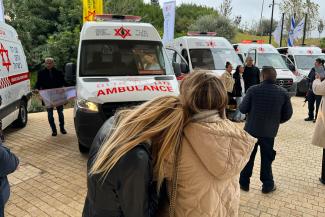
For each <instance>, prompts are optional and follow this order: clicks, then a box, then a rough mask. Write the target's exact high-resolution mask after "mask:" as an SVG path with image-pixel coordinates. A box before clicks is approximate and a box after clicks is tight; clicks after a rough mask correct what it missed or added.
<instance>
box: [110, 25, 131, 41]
mask: <svg viewBox="0 0 325 217" xmlns="http://www.w3.org/2000/svg"><path fill="white" fill-rule="evenodd" d="M114 30H115V36H120V37H122V38H123V39H125V38H126V37H128V36H131V30H130V29H126V28H124V27H123V26H122V27H121V28H119V29H114Z"/></svg>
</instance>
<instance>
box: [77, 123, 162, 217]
mask: <svg viewBox="0 0 325 217" xmlns="http://www.w3.org/2000/svg"><path fill="white" fill-rule="evenodd" d="M112 123H113V119H112V118H111V119H109V120H108V121H106V122H105V123H104V125H103V126H102V128H101V129H100V130H99V132H98V133H97V135H96V137H95V139H94V141H93V144H92V147H91V150H90V153H89V160H88V165H87V166H88V172H89V169H90V167H91V165H92V163H93V162H94V160H95V157H96V154H97V152H98V151H99V149H100V147H101V145H102V144H103V142H104V141H105V138H106V137H107V136H106V135H107V134H109V132H110V130H111V128H112ZM87 185H88V192H87V197H86V201H85V206H84V210H83V217H151V216H154V214H155V212H156V209H157V203H158V202H157V196H156V195H157V194H156V192H155V185H154V184H153V183H152V161H151V155H150V151H149V149H148V145H147V144H145V143H141V144H139V145H138V146H136V147H135V148H133V149H132V150H131V151H129V152H128V153H126V154H125V155H124V156H123V157H122V158H121V159H120V160H119V161H118V162H117V163H116V165H115V166H114V167H113V169H112V170H111V171H110V172H109V173H108V175H107V177H106V178H105V179H104V180H102V179H101V175H93V176H90V175H88V180H87Z"/></svg>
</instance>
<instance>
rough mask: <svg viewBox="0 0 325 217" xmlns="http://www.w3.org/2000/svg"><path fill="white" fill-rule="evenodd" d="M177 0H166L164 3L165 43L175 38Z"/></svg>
mask: <svg viewBox="0 0 325 217" xmlns="http://www.w3.org/2000/svg"><path fill="white" fill-rule="evenodd" d="M175 10H176V0H171V1H166V2H164V4H163V14H164V36H163V43H164V44H167V43H168V42H170V41H173V40H174V31H175Z"/></svg>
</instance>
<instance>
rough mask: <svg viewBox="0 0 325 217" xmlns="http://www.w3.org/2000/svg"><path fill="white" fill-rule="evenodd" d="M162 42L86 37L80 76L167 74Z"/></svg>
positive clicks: (82, 50)
mask: <svg viewBox="0 0 325 217" xmlns="http://www.w3.org/2000/svg"><path fill="white" fill-rule="evenodd" d="M170 70H171V69H169V68H167V69H166V66H165V58H164V52H163V46H162V44H161V42H152V41H131V40H130V41H126V40H89V41H84V42H83V43H82V49H81V56H80V76H137V75H166V74H171V73H172V72H170Z"/></svg>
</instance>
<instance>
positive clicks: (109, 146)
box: [89, 96, 186, 191]
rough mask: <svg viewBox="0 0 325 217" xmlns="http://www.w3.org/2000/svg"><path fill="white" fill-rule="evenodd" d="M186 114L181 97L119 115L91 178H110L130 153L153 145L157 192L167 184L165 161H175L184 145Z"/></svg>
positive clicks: (143, 105) (93, 168)
mask: <svg viewBox="0 0 325 217" xmlns="http://www.w3.org/2000/svg"><path fill="white" fill-rule="evenodd" d="M185 119H186V118H185V115H184V111H183V108H182V105H181V102H180V100H179V98H178V97H175V96H165V97H160V98H156V99H154V100H152V101H149V102H146V103H144V104H142V105H140V106H138V107H136V108H135V109H130V110H124V111H121V112H119V113H118V114H117V119H116V121H115V123H114V128H113V129H112V131H111V132H112V133H111V135H110V136H109V137H108V139H107V141H106V142H105V143H104V144H103V145H102V147H101V148H100V150H99V152H98V154H97V156H96V158H95V161H94V163H93V165H92V167H91V169H90V172H89V173H90V175H95V174H100V175H101V177H102V178H106V176H107V175H108V173H109V172H110V171H111V170H112V168H113V167H114V166H115V164H116V163H117V162H118V161H119V159H120V158H121V157H123V156H124V155H125V154H126V153H127V152H128V151H130V150H131V149H133V148H134V147H136V146H137V145H139V144H140V143H141V142H145V141H147V140H150V141H151V149H152V157H153V170H154V176H155V177H154V178H155V179H156V180H157V190H158V191H159V189H160V186H161V184H162V182H163V179H164V176H165V172H164V164H165V161H170V160H172V156H174V153H175V149H176V147H177V146H178V145H180V143H181V139H182V132H183V125H184V122H185V121H186V120H185Z"/></svg>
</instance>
